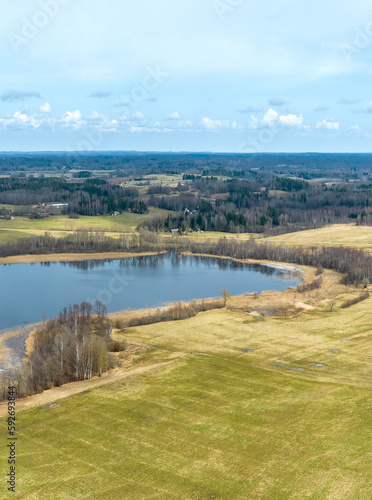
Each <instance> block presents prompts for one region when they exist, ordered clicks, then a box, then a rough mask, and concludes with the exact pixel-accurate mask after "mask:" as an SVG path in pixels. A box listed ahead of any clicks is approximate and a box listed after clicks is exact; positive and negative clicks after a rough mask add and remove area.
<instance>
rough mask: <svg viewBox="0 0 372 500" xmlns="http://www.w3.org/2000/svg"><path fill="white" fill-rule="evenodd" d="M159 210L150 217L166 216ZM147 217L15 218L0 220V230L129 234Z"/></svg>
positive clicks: (163, 211) (133, 215)
mask: <svg viewBox="0 0 372 500" xmlns="http://www.w3.org/2000/svg"><path fill="white" fill-rule="evenodd" d="M167 213H168V212H167V211H165V210H160V209H155V208H154V209H151V211H150V216H153V215H161V214H167ZM147 217H149V215H140V214H132V213H123V214H121V215H117V216H113V215H109V216H105V217H85V216H81V217H80V218H79V219H69V218H68V217H67V216H66V215H59V216H54V217H49V218H47V219H37V220H34V219H33V220H30V219H28V218H26V217H15V218H14V219H12V220H3V219H0V232H1V230H12V229H17V230H19V229H20V230H27V231H35V233H34V234H38V232H44V231H77V230H79V229H80V230H81V229H86V230H93V231H107V232H122V233H130V232H133V231H135V230H136V228H137V226H138V224H140V223H141V222H143V221H144V220H146V218H147ZM4 239H5V237H4Z"/></svg>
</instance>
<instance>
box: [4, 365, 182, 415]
mask: <svg viewBox="0 0 372 500" xmlns="http://www.w3.org/2000/svg"><path fill="white" fill-rule="evenodd" d="M185 356H186V355H183V356H182V355H181V356H177V357H175V358H172V359H170V360H168V361H163V362H161V363H156V364H154V365H148V366H139V367H137V368H133V369H131V370H128V371H126V370H123V369H122V368H117V369H115V370H112V371H111V372H109V373H105V374H103V376H102V377H94V378H93V379H91V380H85V381H83V382H71V383H69V384H65V385H63V386H62V387H54V388H53V389H49V390H48V391H44V392H42V393H41V394H35V395H33V396H30V397H28V398H24V399H20V400H18V401H17V403H16V409H17V412H19V411H23V410H27V409H29V408H34V407H35V406H42V405H47V404H50V403H54V402H55V401H58V400H59V399H63V398H67V397H69V396H73V395H75V394H79V393H81V392H84V391H90V390H91V389H95V388H96V387H101V386H103V385H106V384H109V383H111V382H116V381H117V380H120V379H123V378H127V377H130V376H132V375H138V374H141V373H145V372H149V371H152V370H155V369H157V368H165V367H167V366H169V365H171V364H173V363H174V362H176V361H178V360H180V359H182V358H183V357H185ZM7 410H8V408H7V406H6V402H3V403H0V417H5V416H6V414H7Z"/></svg>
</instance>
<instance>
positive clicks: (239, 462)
mask: <svg viewBox="0 0 372 500" xmlns="http://www.w3.org/2000/svg"><path fill="white" fill-rule="evenodd" d="M343 300H344V298H342V297H341V298H339V299H338V301H337V303H338V305H340V304H341V303H342V301H343ZM371 304H372V300H371V299H369V300H368V301H365V302H363V303H360V304H358V305H356V306H354V307H352V308H350V309H347V310H340V309H339V308H336V310H335V311H334V312H333V313H330V312H327V311H326V308H324V307H323V308H320V309H316V310H313V311H308V312H305V313H302V314H301V315H300V316H297V317H295V318H287V319H275V318H266V319H264V320H263V321H256V320H255V319H254V318H253V317H252V316H250V315H248V314H244V313H241V312H230V311H225V310H220V311H211V312H206V313H202V314H200V315H198V316H197V317H195V318H192V319H189V320H185V321H180V322H175V323H172V322H171V323H161V324H157V325H150V326H144V327H137V328H131V329H129V330H126V331H125V332H124V333H123V334H121V333H120V332H118V331H115V332H114V335H115V336H116V337H118V338H121V337H122V335H124V336H125V338H126V339H128V340H129V341H133V342H136V343H144V344H146V345H147V346H149V347H150V351H149V352H148V353H145V354H141V355H140V356H138V362H139V364H141V363H145V364H151V363H155V362H158V361H161V360H164V359H168V358H169V357H170V356H175V354H176V355H183V356H185V357H184V358H182V359H180V360H179V361H175V362H174V364H173V365H170V366H168V367H167V368H163V369H159V368H157V369H156V370H155V371H154V372H147V374H146V375H145V374H142V375H133V376H132V377H130V378H125V379H122V380H119V381H118V382H115V383H111V384H109V385H106V386H104V387H101V388H98V389H94V390H92V391H90V392H88V393H85V394H82V395H78V396H74V397H70V398H67V399H64V400H59V401H57V402H56V404H55V405H54V406H53V405H49V406H48V407H44V408H42V407H40V408H35V409H31V410H26V411H22V412H20V413H19V414H18V417H17V418H18V420H17V426H18V436H19V438H20V439H19V441H18V462H17V464H18V468H17V474H18V486H17V488H18V493H17V494H16V495H14V498H22V499H34V498H35V499H51V498H53V499H70V498H79V499H80V498H82V499H97V500H98V499H100V500H105V499H107V500H115V499H118V500H121V499H136V500H137V499H150V498H151V499H153V498H154V499H177V500H178V499H185V500H186V499H200V500H204V499H228V500H232V499H239V500H246V499H272V500H281V499H283V500H284V499H303V498H311V499H317V500H320V499H332V500H339V499H369V498H371V497H372V470H371V460H372V451H371V449H372V447H371V445H372V426H371V384H372V370H371V361H372V342H371V341H372V331H371V324H372V308H371ZM154 346H156V347H154ZM251 349H253V350H254V352H245V350H251ZM321 365H323V366H321ZM3 434H5V427H4V431H3ZM3 463H4V462H3ZM3 487H4V486H3Z"/></svg>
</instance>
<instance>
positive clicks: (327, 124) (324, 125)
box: [316, 118, 340, 130]
mask: <svg viewBox="0 0 372 500" xmlns="http://www.w3.org/2000/svg"><path fill="white" fill-rule="evenodd" d="M316 128H317V129H325V130H339V129H340V124H339V122H336V120H334V119H333V118H326V119H325V120H323V121H321V122H319V123H317V124H316Z"/></svg>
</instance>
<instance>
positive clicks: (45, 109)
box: [40, 102, 52, 113]
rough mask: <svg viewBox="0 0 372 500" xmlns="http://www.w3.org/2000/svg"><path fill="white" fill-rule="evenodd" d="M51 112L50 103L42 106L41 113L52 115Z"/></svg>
mask: <svg viewBox="0 0 372 500" xmlns="http://www.w3.org/2000/svg"><path fill="white" fill-rule="evenodd" d="M51 111H52V108H51V106H50V104H49V102H46V103H45V104H42V105H41V106H40V112H41V113H50V112H51Z"/></svg>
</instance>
